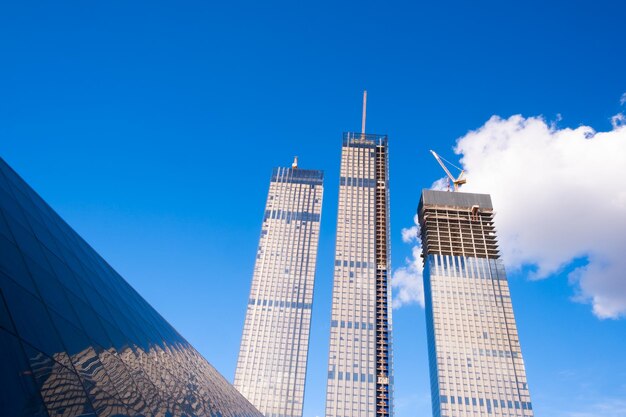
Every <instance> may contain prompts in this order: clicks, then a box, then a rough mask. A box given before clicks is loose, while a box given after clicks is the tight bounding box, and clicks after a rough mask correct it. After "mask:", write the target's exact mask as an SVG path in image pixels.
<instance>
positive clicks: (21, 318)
mask: <svg viewBox="0 0 626 417" xmlns="http://www.w3.org/2000/svg"><path fill="white" fill-rule="evenodd" d="M218 339H219V336H216V342H217V343H219V340H218ZM0 416H7V417H8V416H23V417H29V416H33V417H34V416H38V417H39V416H41V417H43V416H50V417H73V416H90V417H95V416H98V417H105V416H155V417H167V416H215V417H217V416H219V417H262V414H261V413H259V411H258V410H256V409H255V408H254V407H253V406H252V405H251V404H250V403H249V402H248V401H247V400H246V399H245V398H244V397H243V396H242V395H241V394H240V393H239V392H237V390H236V389H235V388H234V387H233V386H232V385H230V384H229V383H228V382H227V381H226V380H225V379H224V378H223V377H222V376H221V375H220V374H219V373H218V372H217V371H216V370H215V368H213V367H212V366H211V365H210V364H209V363H208V362H207V361H206V360H205V359H204V358H203V357H202V356H200V354H199V353H198V352H197V351H196V350H195V349H194V348H193V347H192V346H191V345H190V344H189V343H188V342H187V341H186V340H185V339H184V338H183V337H182V336H181V335H180V334H178V332H176V330H174V329H173V328H172V326H170V325H169V324H168V323H167V322H166V321H165V320H164V319H163V318H162V317H161V316H160V315H159V313H157V312H156V311H155V310H154V309H153V308H152V307H151V306H150V305H149V304H148V303H147V302H146V301H145V300H144V299H143V298H141V296H140V295H139V294H137V292H136V291H135V290H134V289H133V288H132V287H131V286H130V285H128V283H127V282H126V281H125V280H124V279H123V278H122V277H121V276H120V275H119V274H118V273H117V272H115V270H113V268H111V266H110V265H109V264H107V263H106V261H105V260H104V259H102V258H101V257H100V256H99V255H98V254H97V253H96V252H95V251H94V250H93V249H92V248H91V247H90V246H89V245H88V244H87V243H86V242H85V241H84V240H83V239H82V238H81V237H80V236H79V235H78V234H77V233H76V232H75V231H74V230H72V228H71V227H70V226H68V225H67V223H65V222H64V221H63V220H62V219H61V218H60V217H59V216H58V215H57V214H56V213H55V212H54V210H52V209H51V208H50V207H49V206H48V205H47V204H46V203H45V202H44V201H43V200H42V199H41V197H39V195H37V193H35V192H34V191H33V190H32V189H31V188H30V187H29V186H28V185H27V184H26V183H25V182H24V181H23V180H22V179H21V178H20V177H19V176H18V175H17V174H16V173H15V172H14V171H13V170H12V169H11V168H10V167H9V166H8V165H7V164H6V163H5V162H4V161H3V160H2V159H1V158H0Z"/></svg>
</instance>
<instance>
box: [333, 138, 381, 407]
mask: <svg viewBox="0 0 626 417" xmlns="http://www.w3.org/2000/svg"><path fill="white" fill-rule="evenodd" d="M387 161H388V158H387V136H381V135H371V134H364V133H344V137H343V147H342V152H341V173H340V175H341V177H340V184H339V209H338V215H337V237H336V249H335V272H334V281H333V300H332V314H331V328H330V353H329V359H328V383H327V390H326V417H357V416H358V417H379V416H381V417H382V416H390V415H392V414H393V405H392V394H393V393H392V391H393V389H392V387H393V374H392V350H391V327H392V326H391V286H390V285H389V284H390V283H389V272H390V270H391V269H390V268H391V266H390V258H389V182H388V167H387Z"/></svg>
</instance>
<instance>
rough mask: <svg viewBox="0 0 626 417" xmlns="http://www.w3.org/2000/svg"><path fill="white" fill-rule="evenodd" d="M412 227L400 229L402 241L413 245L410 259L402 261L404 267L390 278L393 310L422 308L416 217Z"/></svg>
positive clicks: (422, 294) (422, 295) (419, 253)
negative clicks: (415, 305) (411, 306)
mask: <svg viewBox="0 0 626 417" xmlns="http://www.w3.org/2000/svg"><path fill="white" fill-rule="evenodd" d="M413 222H414V223H415V224H414V226H412V227H409V228H405V229H402V241H403V242H404V243H413V244H414V246H413V248H412V250H411V257H410V258H407V259H405V260H404V266H402V267H400V268H398V269H396V270H395V271H394V273H393V276H392V278H391V286H392V287H393V288H394V291H393V308H400V307H402V306H404V305H409V304H414V303H417V304H419V305H420V306H422V307H424V283H423V281H422V269H423V265H422V258H421V257H420V255H421V253H422V244H421V239H420V229H419V221H418V218H417V215H416V216H415V217H414V218H413Z"/></svg>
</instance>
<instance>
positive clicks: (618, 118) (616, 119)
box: [611, 113, 626, 129]
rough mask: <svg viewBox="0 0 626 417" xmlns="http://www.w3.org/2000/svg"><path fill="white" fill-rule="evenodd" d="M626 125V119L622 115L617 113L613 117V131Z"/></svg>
mask: <svg viewBox="0 0 626 417" xmlns="http://www.w3.org/2000/svg"><path fill="white" fill-rule="evenodd" d="M625 125H626V117H625V116H624V115H623V114H622V113H617V114H616V115H615V116H613V117H611V126H613V129H617V128H618V127H620V126H625Z"/></svg>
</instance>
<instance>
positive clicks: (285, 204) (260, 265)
mask: <svg viewBox="0 0 626 417" xmlns="http://www.w3.org/2000/svg"><path fill="white" fill-rule="evenodd" d="M323 192H324V189H323V173H322V171H315V170H303V169H299V168H275V169H274V172H273V174H272V178H271V181H270V187H269V192H268V196H267V203H266V206H265V215H264V217H263V224H262V227H261V238H260V240H259V248H258V251H257V259H256V263H255V266H254V273H253V277H252V286H251V289H250V298H249V300H248V310H247V313H246V319H245V323H244V328H243V336H242V338H241V348H240V352H239V360H238V362H237V370H236V373H235V387H237V389H239V391H240V392H241V393H242V394H244V395H245V396H246V398H248V399H249V400H250V402H251V403H252V404H254V405H255V406H256V407H257V408H258V409H259V410H260V411H261V412H262V413H263V414H264V415H265V416H266V417H301V416H302V407H303V399H304V383H305V378H306V365H307V354H308V346H309V333H310V327H311V306H312V303H313V285H314V280H315V265H316V258H317V247H318V241H319V231H320V217H321V213H322V197H323Z"/></svg>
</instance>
